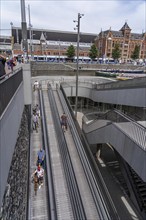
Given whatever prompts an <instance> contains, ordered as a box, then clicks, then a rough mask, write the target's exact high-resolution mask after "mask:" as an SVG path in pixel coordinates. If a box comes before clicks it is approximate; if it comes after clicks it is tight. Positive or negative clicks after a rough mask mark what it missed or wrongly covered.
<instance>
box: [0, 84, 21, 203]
mask: <svg viewBox="0 0 146 220" xmlns="http://www.w3.org/2000/svg"><path fill="white" fill-rule="evenodd" d="M23 110H24V93H23V83H21V84H20V86H19V87H18V89H17V91H16V93H15V94H14V96H13V98H12V100H11V101H10V103H9V104H8V106H7V108H6V110H5V112H4V114H3V117H2V118H1V120H0V205H1V203H2V198H3V195H4V191H5V187H6V185H7V178H8V173H9V170H10V166H11V161H12V156H13V153H14V148H15V144H16V140H17V137H18V130H19V127H20V123H21V118H22V113H23Z"/></svg>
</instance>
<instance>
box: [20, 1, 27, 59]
mask: <svg viewBox="0 0 146 220" xmlns="http://www.w3.org/2000/svg"><path fill="white" fill-rule="evenodd" d="M20 4H21V28H22V48H23V51H24V54H25V59H26V61H27V53H28V45H27V24H26V16H25V0H20Z"/></svg>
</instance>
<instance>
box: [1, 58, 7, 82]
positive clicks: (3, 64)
mask: <svg viewBox="0 0 146 220" xmlns="http://www.w3.org/2000/svg"><path fill="white" fill-rule="evenodd" d="M5 63H6V58H5V57H4V56H3V55H1V54H0V79H3V78H4V76H5V75H6V71H5Z"/></svg>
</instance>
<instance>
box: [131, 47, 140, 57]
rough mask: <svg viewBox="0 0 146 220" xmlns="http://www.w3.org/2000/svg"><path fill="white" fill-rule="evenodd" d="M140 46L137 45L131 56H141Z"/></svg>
mask: <svg viewBox="0 0 146 220" xmlns="http://www.w3.org/2000/svg"><path fill="white" fill-rule="evenodd" d="M139 52H140V46H138V45H136V46H135V48H134V51H133V53H132V54H131V58H132V59H134V60H136V59H138V58H139Z"/></svg>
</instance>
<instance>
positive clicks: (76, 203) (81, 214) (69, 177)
mask: <svg viewBox="0 0 146 220" xmlns="http://www.w3.org/2000/svg"><path fill="white" fill-rule="evenodd" d="M48 97H49V101H50V105H51V111H52V115H53V120H54V125H55V131H56V134H57V137H59V138H58V144H59V149H60V152H61V157H62V163H63V167H64V172H65V176H66V181H67V185H68V188H69V194H70V200H71V204H72V210H73V214H74V219H84V220H86V215H85V210H84V207H83V204H82V200H81V196H80V193H79V189H78V185H77V180H76V177H75V173H74V169H73V165H72V162H71V158H70V154H69V151H68V148H67V143H66V140H65V137H64V133H63V132H62V129H61V125H60V116H59V113H58V109H57V105H56V102H55V98H54V95H53V91H52V88H51V85H49V89H48Z"/></svg>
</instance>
